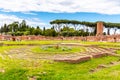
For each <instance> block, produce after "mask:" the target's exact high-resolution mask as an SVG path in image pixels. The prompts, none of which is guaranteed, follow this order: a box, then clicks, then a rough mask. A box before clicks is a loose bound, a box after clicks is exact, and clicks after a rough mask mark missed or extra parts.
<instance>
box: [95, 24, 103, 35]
mask: <svg viewBox="0 0 120 80" xmlns="http://www.w3.org/2000/svg"><path fill="white" fill-rule="evenodd" d="M101 35H103V22H98V23H97V32H96V36H101Z"/></svg>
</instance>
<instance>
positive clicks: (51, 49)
mask: <svg viewBox="0 0 120 80" xmlns="http://www.w3.org/2000/svg"><path fill="white" fill-rule="evenodd" d="M84 50H85V49H84V48H83V47H76V46H59V48H58V49H56V46H41V47H40V46H38V47H35V48H33V49H32V52H35V53H39V54H66V53H67V54H69V53H80V52H84Z"/></svg>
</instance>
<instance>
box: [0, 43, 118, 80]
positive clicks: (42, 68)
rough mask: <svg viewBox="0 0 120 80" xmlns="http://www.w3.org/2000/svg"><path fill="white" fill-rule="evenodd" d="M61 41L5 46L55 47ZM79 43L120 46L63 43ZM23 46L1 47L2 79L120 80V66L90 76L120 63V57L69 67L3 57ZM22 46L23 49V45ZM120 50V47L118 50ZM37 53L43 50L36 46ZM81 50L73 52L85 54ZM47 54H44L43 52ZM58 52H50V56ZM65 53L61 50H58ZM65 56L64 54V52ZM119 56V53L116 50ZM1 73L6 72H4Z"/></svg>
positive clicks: (104, 58) (80, 48) (55, 63)
mask: <svg viewBox="0 0 120 80" xmlns="http://www.w3.org/2000/svg"><path fill="white" fill-rule="evenodd" d="M59 42H61V41H35V42H34V41H22V42H9V41H8V42H7V41H5V42H4V43H5V44H18V43H20V44H34V43H35V44H56V43H59ZM68 42H71V43H72V42H78V43H80V44H87V45H91V44H92V45H105V46H106V45H111V46H112V45H113V46H112V47H115V46H114V45H119V44H120V43H108V42H107V43H105V42H98V43H97V42H95V43H94V42H81V41H64V43H68ZM19 47H20V46H1V47H0V54H1V55H0V80H28V79H29V77H34V76H35V77H36V78H37V80H120V76H119V74H120V64H118V65H114V66H112V67H109V68H104V69H100V70H99V71H96V72H94V73H91V72H90V70H91V69H95V68H96V67H97V66H98V65H100V64H106V65H108V64H109V63H110V62H111V61H118V60H119V59H120V58H119V57H113V56H107V57H102V58H97V59H92V60H90V61H86V62H82V63H78V64H70V63H62V62H54V61H52V60H41V59H36V60H35V59H15V58H10V57H9V56H8V55H4V51H8V50H10V49H13V48H19ZM21 47H22V46H21ZM118 48H119V47H118ZM33 49H34V50H35V51H36V52H43V51H42V50H40V49H41V48H40V47H38V46H36V47H35V48H33ZM82 50H84V48H82V47H73V48H72V51H71V52H76V51H82ZM44 52H45V51H44ZM52 52H55V53H54V54H56V52H57V51H55V50H48V51H47V53H52ZM59 52H61V53H62V54H63V51H61V49H60V50H59ZM64 53H65V52H64ZM117 53H118V54H120V51H119V50H118V51H117ZM2 70H3V71H4V72H2Z"/></svg>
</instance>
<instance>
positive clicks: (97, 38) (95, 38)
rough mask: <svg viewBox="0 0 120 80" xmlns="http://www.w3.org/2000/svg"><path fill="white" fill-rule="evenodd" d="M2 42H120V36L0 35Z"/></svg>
mask: <svg viewBox="0 0 120 80" xmlns="http://www.w3.org/2000/svg"><path fill="white" fill-rule="evenodd" d="M0 40H16V41H21V40H81V41H107V42H120V35H105V36H87V37H75V36H74V37H62V36H60V37H45V36H31V35H30V36H14V37H13V36H8V35H0Z"/></svg>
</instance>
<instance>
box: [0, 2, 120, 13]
mask: <svg viewBox="0 0 120 80" xmlns="http://www.w3.org/2000/svg"><path fill="white" fill-rule="evenodd" d="M0 8H1V9H2V11H10V12H31V11H35V12H39V11H41V12H69V13H72V12H96V13H102V14H120V3H119V0H0Z"/></svg>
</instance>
